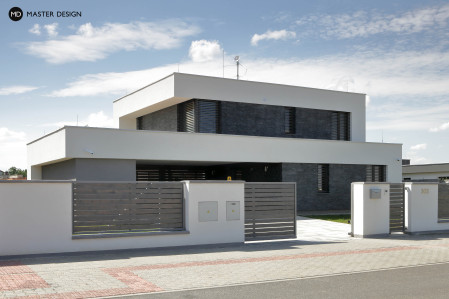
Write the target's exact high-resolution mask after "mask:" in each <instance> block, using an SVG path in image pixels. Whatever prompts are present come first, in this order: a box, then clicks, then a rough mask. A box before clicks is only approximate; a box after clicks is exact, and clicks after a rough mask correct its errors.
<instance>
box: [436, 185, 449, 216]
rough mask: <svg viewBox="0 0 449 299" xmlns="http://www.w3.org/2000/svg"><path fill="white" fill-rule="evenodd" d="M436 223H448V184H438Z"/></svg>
mask: <svg viewBox="0 0 449 299" xmlns="http://www.w3.org/2000/svg"><path fill="white" fill-rule="evenodd" d="M438 221H440V222H449V184H438Z"/></svg>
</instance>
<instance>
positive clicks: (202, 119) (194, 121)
mask: <svg viewBox="0 0 449 299" xmlns="http://www.w3.org/2000/svg"><path fill="white" fill-rule="evenodd" d="M178 131H179V132H191V133H193V132H196V133H220V102H218V101H209V100H199V99H194V100H190V101H187V102H184V103H181V104H179V105H178Z"/></svg>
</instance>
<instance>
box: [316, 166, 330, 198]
mask: <svg viewBox="0 0 449 299" xmlns="http://www.w3.org/2000/svg"><path fill="white" fill-rule="evenodd" d="M317 166H318V192H321V193H329V164H318V165H317Z"/></svg>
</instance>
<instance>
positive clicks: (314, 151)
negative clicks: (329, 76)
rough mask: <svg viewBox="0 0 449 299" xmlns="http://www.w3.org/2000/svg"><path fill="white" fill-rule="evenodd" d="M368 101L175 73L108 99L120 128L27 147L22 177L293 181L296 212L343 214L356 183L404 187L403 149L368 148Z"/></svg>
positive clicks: (71, 130) (73, 132)
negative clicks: (338, 211)
mask: <svg viewBox="0 0 449 299" xmlns="http://www.w3.org/2000/svg"><path fill="white" fill-rule="evenodd" d="M365 98H366V96H365V95H363V94H357V93H348V92H338V91H329V90H320V89H314V88H305V87H297V86H287V85H279V84H270V83H261V82H250V81H242V80H232V79H223V78H215V77H206V76H198V75H188V74H180V73H174V74H172V75H170V76H167V77H165V78H163V79H161V80H159V81H157V82H154V83H152V84H150V85H148V86H146V87H144V88H142V89H140V90H138V91H136V92H134V93H131V94H129V95H127V96H125V97H123V98H120V99H118V100H116V101H115V102H114V106H113V107H114V120H115V121H116V122H117V124H118V126H119V129H106V128H90V127H64V128H62V129H59V130H57V131H55V132H53V133H51V134H48V135H46V136H44V137H42V138H39V139H37V140H35V141H33V142H31V143H29V144H28V171H29V172H28V173H29V174H30V179H33V180H35V179H37V180H39V179H52V180H54V179H73V180H97V181H98V180H101V181H135V180H164V179H165V180H182V179H226V178H227V177H229V176H231V177H232V179H242V180H246V181H255V180H257V181H295V182H296V183H297V197H298V209H299V210H319V209H349V207H350V206H348V205H350V188H351V187H350V183H351V182H352V181H366V180H371V181H376V180H377V181H388V182H400V181H401V180H402V168H401V152H402V146H401V145H400V144H386V143H370V142H366V141H365V100H366V99H365ZM346 186H347V187H346ZM343 189H344V190H343ZM343 197H344V199H342V198H343Z"/></svg>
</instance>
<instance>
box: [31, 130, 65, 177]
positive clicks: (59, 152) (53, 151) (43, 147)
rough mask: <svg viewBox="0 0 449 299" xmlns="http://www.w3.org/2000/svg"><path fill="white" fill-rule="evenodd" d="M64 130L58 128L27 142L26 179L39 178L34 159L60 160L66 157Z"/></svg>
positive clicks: (38, 170)
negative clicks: (27, 174) (27, 175)
mask: <svg viewBox="0 0 449 299" xmlns="http://www.w3.org/2000/svg"><path fill="white" fill-rule="evenodd" d="M65 141H66V130H65V129H64V128H62V129H59V130H57V131H55V132H53V133H50V134H48V135H46V136H44V137H42V138H39V139H36V140H34V141H32V142H30V143H28V144H27V161H28V173H29V174H30V176H29V177H28V179H40V176H41V173H40V168H31V166H35V165H36V164H39V163H36V161H47V162H50V161H59V160H60V161H62V160H64V158H65V157H66V142H65Z"/></svg>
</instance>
